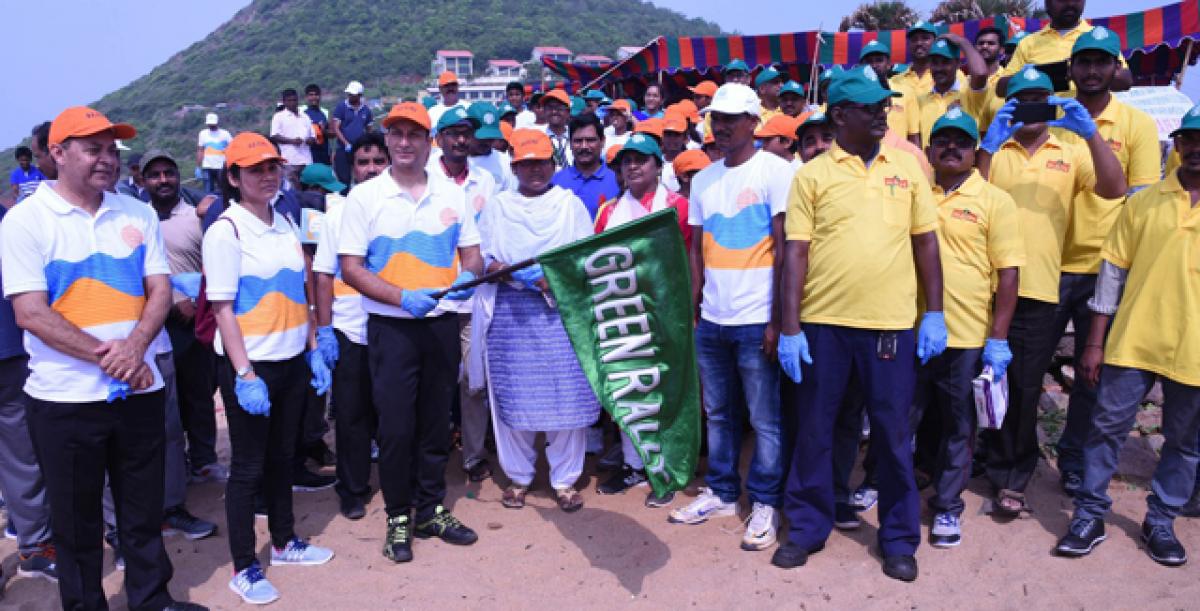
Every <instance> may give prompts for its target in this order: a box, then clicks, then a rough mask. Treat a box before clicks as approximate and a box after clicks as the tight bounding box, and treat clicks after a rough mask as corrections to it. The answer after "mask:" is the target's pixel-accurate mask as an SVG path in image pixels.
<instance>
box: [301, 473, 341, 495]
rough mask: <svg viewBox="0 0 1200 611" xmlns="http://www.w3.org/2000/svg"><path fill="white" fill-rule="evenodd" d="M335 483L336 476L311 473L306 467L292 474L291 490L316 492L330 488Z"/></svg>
mask: <svg viewBox="0 0 1200 611" xmlns="http://www.w3.org/2000/svg"><path fill="white" fill-rule="evenodd" d="M336 483H337V478H336V477H334V476H332V475H321V474H320V473H313V472H312V471H309V470H308V469H299V470H297V471H296V472H295V473H293V474H292V492H316V491H318V490H324V489H326V488H332V487H333V485H334V484H336Z"/></svg>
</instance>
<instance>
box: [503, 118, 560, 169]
mask: <svg viewBox="0 0 1200 611" xmlns="http://www.w3.org/2000/svg"><path fill="white" fill-rule="evenodd" d="M508 142H509V144H511V145H512V147H513V152H512V160H513V163H516V162H518V161H530V160H547V159H552V158H553V157H554V146H553V145H552V144H550V136H547V135H546V132H544V131H542V130H540V129H530V128H528V127H522V128H521V129H514V130H513V133H512V136H511V137H509V139H508Z"/></svg>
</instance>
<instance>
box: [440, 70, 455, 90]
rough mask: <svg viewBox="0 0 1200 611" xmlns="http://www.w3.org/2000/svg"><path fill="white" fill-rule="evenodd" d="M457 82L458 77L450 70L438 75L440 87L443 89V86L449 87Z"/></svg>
mask: <svg viewBox="0 0 1200 611" xmlns="http://www.w3.org/2000/svg"><path fill="white" fill-rule="evenodd" d="M457 82H458V75H457V74H455V73H453V72H451V71H449V70H447V71H445V72H443V73H441V74H439V75H438V87H442V86H443V85H449V84H450V83H457Z"/></svg>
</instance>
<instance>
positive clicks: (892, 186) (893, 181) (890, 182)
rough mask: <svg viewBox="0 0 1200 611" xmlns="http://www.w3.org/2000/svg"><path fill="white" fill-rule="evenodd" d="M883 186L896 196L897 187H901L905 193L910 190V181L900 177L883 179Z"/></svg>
mask: <svg viewBox="0 0 1200 611" xmlns="http://www.w3.org/2000/svg"><path fill="white" fill-rule="evenodd" d="M883 186H885V187H887V188H888V191H889V193H890V194H891V195H895V194H896V187H899V188H900V189H901V190H904V191H907V190H908V179H906V178H900V177H899V176H891V177H888V178H884V179H883Z"/></svg>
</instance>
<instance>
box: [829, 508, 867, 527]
mask: <svg viewBox="0 0 1200 611" xmlns="http://www.w3.org/2000/svg"><path fill="white" fill-rule="evenodd" d="M833 525H834V526H835V527H837V529H838V530H854V529H856V528H858V527H859V526H862V520H861V519H860V518H859V517H858V512H857V511H854V508H853V507H851V506H850V505H847V504H846V503H835V504H834V506H833Z"/></svg>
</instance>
